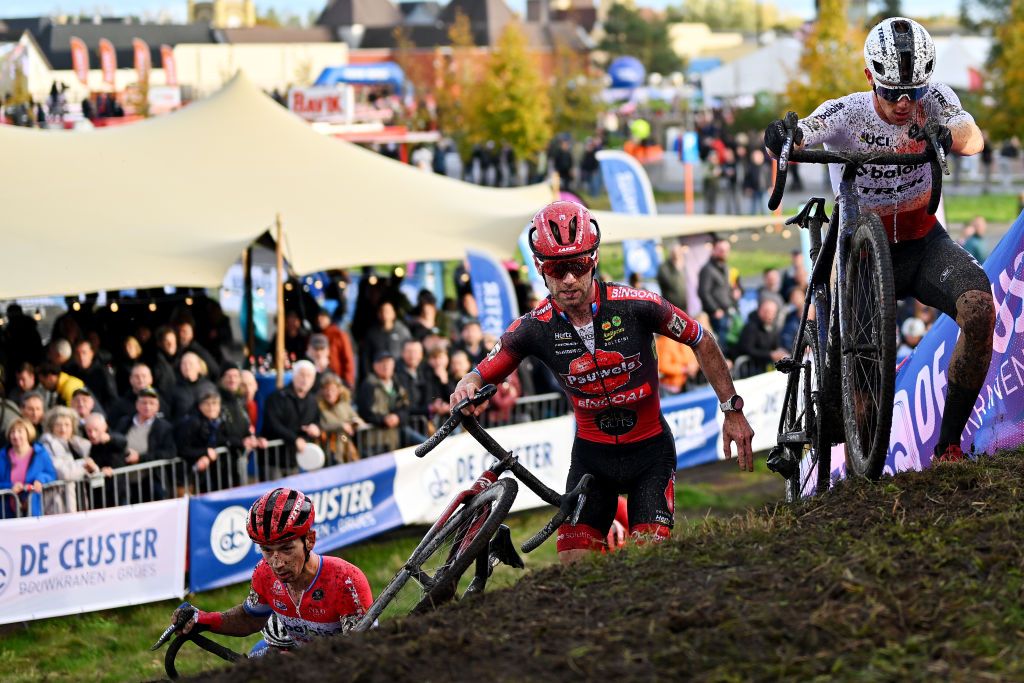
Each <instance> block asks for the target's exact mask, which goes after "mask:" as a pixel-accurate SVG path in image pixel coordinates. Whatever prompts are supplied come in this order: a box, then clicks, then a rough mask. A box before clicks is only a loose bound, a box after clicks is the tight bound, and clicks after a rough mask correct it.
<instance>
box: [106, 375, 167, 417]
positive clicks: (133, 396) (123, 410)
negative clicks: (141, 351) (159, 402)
mask: <svg viewBox="0 0 1024 683" xmlns="http://www.w3.org/2000/svg"><path fill="white" fill-rule="evenodd" d="M143 389H152V390H153V391H154V392H155V391H156V389H155V388H154V387H153V373H152V371H150V369H149V366H148V365H146V364H145V363H141V362H140V363H136V364H135V365H133V366H132V369H131V371H130V372H129V373H128V390H127V391H126V392H125V393H124V394H123V395H122V396H120V397H119V398H118V399H117V400H116V401H114V404H113V405H112V406H110V408H109V409H108V410H107V420H108V421H109V422H110V423H111V424H114V425H117V424H120V423H121V419H122V418H124V417H128V416H131V415H132V414H133V413H134V412H135V403H136V402H137V401H138V398H139V393H140V392H141V391H142V390H143ZM157 395H158V396H159V392H157Z"/></svg>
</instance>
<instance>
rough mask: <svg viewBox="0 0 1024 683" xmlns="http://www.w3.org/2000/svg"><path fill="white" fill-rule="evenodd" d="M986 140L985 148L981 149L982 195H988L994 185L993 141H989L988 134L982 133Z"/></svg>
mask: <svg viewBox="0 0 1024 683" xmlns="http://www.w3.org/2000/svg"><path fill="white" fill-rule="evenodd" d="M982 135H983V136H984V139H985V146H984V147H982V149H981V155H980V157H981V159H980V161H981V173H982V181H981V193H982V194H988V193H989V187H990V186H991V185H992V141H991V140H989V139H988V132H987V131H982Z"/></svg>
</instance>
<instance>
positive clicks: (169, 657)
mask: <svg viewBox="0 0 1024 683" xmlns="http://www.w3.org/2000/svg"><path fill="white" fill-rule="evenodd" d="M178 610H179V611H178V618H177V619H175V620H174V623H173V624H171V625H170V626H168V627H167V628H166V629H165V630H164V632H163V633H162V634H161V635H160V637H159V638H158V639H157V641H156V643H154V645H153V647H151V648H149V649H150V651H153V650H157V649H159V648H160V647H162V646H163V645H164V643H166V642H167V641H168V640H170V639H171V637H172V636H174V634H175V633H176V632H177V631H178V629H181V628H184V626H185V625H186V624H188V622H189V621H191V620H192V616H193V615H194V614H195V612H196V608H195V607H194V606H192V605H191V604H190V603H189V602H188V601H185V602H183V603H181V604H180V605H178ZM202 628H203V627H202V626H200V625H199V624H196V625H195V626H194V627H193V628H192V630H191V631H189V632H188V633H178V635H177V636H176V637H175V638H174V640H173V641H172V642H171V644H170V646H169V647H168V648H167V652H166V653H165V654H164V671H166V672H167V677H168V678H170V679H171V680H176V679H177V678H178V670H177V668H175V666H174V659H175V657H177V655H178V650H180V649H181V647H182V646H183V645H184V644H185V643H187V642H188V641H190V640H191V641H192V642H193V643H195V644H196V645H198V646H199V647H201V648H203V649H204V650H206V651H207V652H209V653H211V654H215V655H217V656H218V657H220V658H221V659H223V660H226V661H229V662H237V661H240V660H242V659H247V657H246V656H245V655H243V654H239V653H237V652H235V651H234V650H231V649H229V648H227V647H225V646H223V645H221V644H220V643H218V642H215V641H213V640H210V639H209V638H207V637H206V636H204V635H202V633H200V630H201V629H202Z"/></svg>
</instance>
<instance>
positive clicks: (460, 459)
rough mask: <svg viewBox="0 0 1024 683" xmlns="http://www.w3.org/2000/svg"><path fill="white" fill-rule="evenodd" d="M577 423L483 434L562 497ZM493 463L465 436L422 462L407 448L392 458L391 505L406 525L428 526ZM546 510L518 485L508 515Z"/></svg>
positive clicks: (557, 421) (561, 420) (560, 421)
mask: <svg viewBox="0 0 1024 683" xmlns="http://www.w3.org/2000/svg"><path fill="white" fill-rule="evenodd" d="M575 430H576V422H575V420H573V418H572V416H569V415H567V416H565V417H556V418H553V419H550V420H541V421H539V422H531V423H529V424H522V425H511V426H508V427H496V428H494V429H489V430H487V431H488V433H489V434H490V435H491V436H492V437H494V440H495V441H497V442H498V443H499V444H501V446H502V447H503V448H507V449H509V450H511V451H513V452H514V453H515V454H516V456H518V458H519V462H520V464H522V465H523V466H524V467H526V468H527V469H528V470H530V472H532V473H533V474H534V475H536V477H537V478H538V479H540V480H541V481H542V482H544V484H546V485H547V486H549V487H551V488H552V489H554V490H555V491H556V492H558V493H561V492H562V491H563V490H564V489H565V478H566V477H567V476H568V474H569V458H570V456H571V455H572V441H573V437H574V435H575ZM492 462H493V458H492V457H491V455H490V454H489V453H488V452H487V451H486V450H484V448H483V446H481V445H480V444H479V443H477V442H476V440H475V439H473V437H472V436H470V435H469V434H465V433H462V434H454V435H452V436H449V437H448V438H447V439H445V440H444V441H442V442H441V445H439V446H438V447H437V448H435V449H434V450H432V451H431V452H430V453H428V454H427V455H426V456H425V457H423V458H417V457H416V455H415V454H414V453H413V449H412V448H406V449H403V450H400V451H398V452H396V453H395V501H396V503H397V504H398V509H399V511H400V512H401V515H402V521H403V522H404V523H405V524H432V523H433V522H434V521H435V520H436V519H437V518H438V516H439V515H440V514H441V513H442V512H443V511H444V508H445V506H446V505H447V504H448V502H449V501H450V500H451V499H452V498H453V497H454V496H455V494H457V493H458V492H459V491H461V490H463V489H467V488H469V487H470V486H472V485H473V482H474V481H476V479H477V477H479V476H480V475H481V474H482V473H483V472H484V470H486V469H487V468H488V467H490V466H491V463H492ZM544 505H547V503H544V502H543V501H541V499H540V498H538V497H537V495H536V494H535V493H533V491H531V490H530V489H528V488H526V486H525V485H523V484H522V483H521V482H520V484H519V495H518V496H517V497H516V501H515V504H514V505H513V506H512V510H513V511H518V510H528V509H530V508H536V507H541V506H544Z"/></svg>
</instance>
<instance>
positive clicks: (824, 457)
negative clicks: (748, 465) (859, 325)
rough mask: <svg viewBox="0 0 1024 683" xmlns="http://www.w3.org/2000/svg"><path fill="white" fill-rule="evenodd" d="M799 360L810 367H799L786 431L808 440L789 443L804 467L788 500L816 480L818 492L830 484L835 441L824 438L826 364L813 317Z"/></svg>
mask: <svg viewBox="0 0 1024 683" xmlns="http://www.w3.org/2000/svg"><path fill="white" fill-rule="evenodd" d="M795 360H797V361H798V362H800V363H809V364H810V366H809V367H807V368H803V367H801V368H799V369H797V370H795V372H797V373H798V374H797V376H796V385H795V386H794V387H793V391H792V393H789V394H787V396H786V404H785V406H784V407H783V411H784V421H783V426H782V430H783V432H786V433H796V432H803V433H804V434H805V435H806V437H807V439H808V443H806V444H805V445H803V446H802V447H800V446H789V448H791V449H793V452H792V454H793V456H794V457H796V458H797V459H798V460H799V462H800V467H799V469H798V470H797V471H796V472H794V473H793V476H791V477H789V478H788V479H787V480H786V500H787V501H795V500H799V499H800V498H801V497H802V496H803V494H804V491H805V490H806V488H807V484H808V483H809V482H810V481H811V480H812V479H813V480H814V482H815V492H816V493H823V492H825V491H827V490H828V487H829V483H830V479H829V478H830V474H831V472H830V468H831V451H832V448H831V444H829V443H826V442H824V441H823V433H822V424H821V420H822V414H823V412H822V409H821V399H822V394H821V391H820V381H821V373H822V368H823V365H822V356H821V353H820V352H819V349H818V326H817V323H816V322H815V321H813V320H808V321H807V325H806V326H805V327H804V332H803V336H802V337H801V338H800V345H799V346H798V347H797V354H796V358H795ZM791 381H792V375H791Z"/></svg>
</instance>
